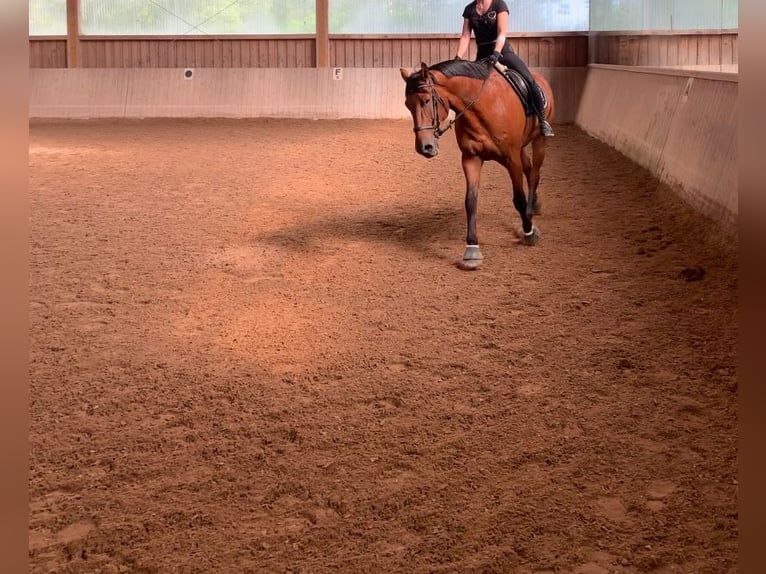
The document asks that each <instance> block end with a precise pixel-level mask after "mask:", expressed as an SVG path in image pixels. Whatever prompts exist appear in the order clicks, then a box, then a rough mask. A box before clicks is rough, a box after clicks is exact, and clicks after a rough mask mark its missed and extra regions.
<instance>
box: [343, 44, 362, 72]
mask: <svg viewBox="0 0 766 574" xmlns="http://www.w3.org/2000/svg"><path fill="white" fill-rule="evenodd" d="M363 62H364V45H363V44H362V41H361V40H354V53H353V58H352V61H351V62H349V63H348V64H346V65H347V66H350V67H353V68H361V67H362V65H363Z"/></svg>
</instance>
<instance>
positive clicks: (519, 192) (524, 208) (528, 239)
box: [508, 150, 540, 245]
mask: <svg viewBox="0 0 766 574" xmlns="http://www.w3.org/2000/svg"><path fill="white" fill-rule="evenodd" d="M528 163H529V158H528V157H526V155H525V154H524V150H519V151H518V153H517V154H516V155H515V156H512V157H511V158H510V163H509V167H508V173H509V174H510V176H511V184H512V185H513V206H514V207H515V208H516V211H518V212H519V215H520V216H521V228H522V231H523V232H524V237H523V239H524V243H525V244H526V245H535V244H536V243H537V241H538V240H539V239H540V231H539V230H538V229H537V228H536V227H535V226H534V225H532V215H533V213H532V211H533V209H532V205H533V203H532V202H534V199H535V198H534V194H532V193H530V197H529V200H527V197H526V196H525V195H524V175H525V174H526V175H527V177H530V176H533V175H534V174H533V173H532V172H534V160H533V161H532V166H531V170H528V169H527V164H528ZM530 190H531V188H530Z"/></svg>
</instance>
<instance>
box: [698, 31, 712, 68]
mask: <svg viewBox="0 0 766 574" xmlns="http://www.w3.org/2000/svg"><path fill="white" fill-rule="evenodd" d="M697 64H704V65H706V66H708V65H710V64H711V61H710V36H708V35H705V36H700V37H699V38H697Z"/></svg>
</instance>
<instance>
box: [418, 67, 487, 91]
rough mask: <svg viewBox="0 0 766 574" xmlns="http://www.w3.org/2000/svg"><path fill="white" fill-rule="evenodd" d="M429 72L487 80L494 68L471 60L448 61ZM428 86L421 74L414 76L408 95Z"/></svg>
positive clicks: (430, 69) (448, 76)
mask: <svg viewBox="0 0 766 574" xmlns="http://www.w3.org/2000/svg"><path fill="white" fill-rule="evenodd" d="M428 70H429V71H434V72H440V73H442V74H444V75H445V76H446V77H447V78H452V77H455V76H462V77H466V78H474V79H476V80H485V79H486V78H487V77H488V76H489V73H490V72H491V71H492V68H491V67H490V66H488V65H487V63H486V62H472V61H471V60H446V61H444V62H439V63H438V64H434V65H433V66H430V67H429V68H428ZM425 85H428V84H427V82H424V81H423V78H422V77H421V75H420V74H419V73H415V74H412V75H411V76H410V77H409V78H407V88H406V91H407V93H412V92H417V91H419V90H420V89H422V87H423V86H425Z"/></svg>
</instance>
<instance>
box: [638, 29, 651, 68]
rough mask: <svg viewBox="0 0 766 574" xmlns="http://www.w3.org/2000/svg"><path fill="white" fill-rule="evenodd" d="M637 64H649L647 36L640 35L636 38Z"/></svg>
mask: <svg viewBox="0 0 766 574" xmlns="http://www.w3.org/2000/svg"><path fill="white" fill-rule="evenodd" d="M636 65H637V66H648V65H649V36H641V37H639V39H638V59H637V60H636Z"/></svg>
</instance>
